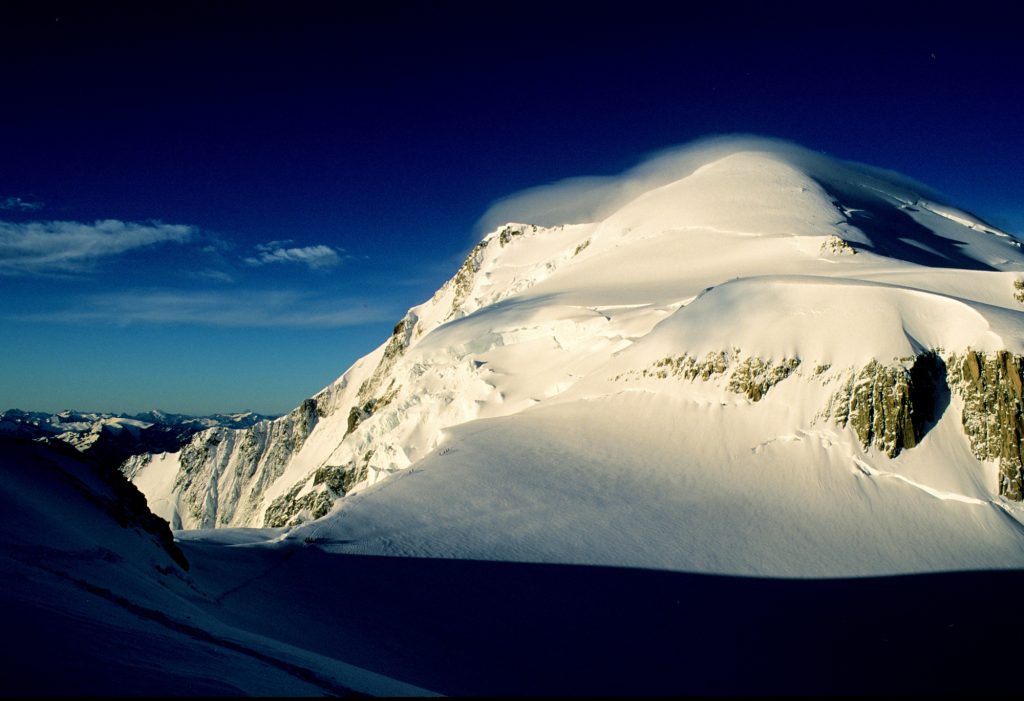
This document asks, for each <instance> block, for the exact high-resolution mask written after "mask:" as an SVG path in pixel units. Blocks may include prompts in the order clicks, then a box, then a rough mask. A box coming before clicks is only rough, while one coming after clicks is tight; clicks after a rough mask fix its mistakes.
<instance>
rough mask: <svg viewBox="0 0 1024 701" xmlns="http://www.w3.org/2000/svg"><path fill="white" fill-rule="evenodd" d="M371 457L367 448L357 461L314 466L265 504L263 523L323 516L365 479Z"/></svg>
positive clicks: (289, 522) (282, 523)
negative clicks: (282, 493)
mask: <svg viewBox="0 0 1024 701" xmlns="http://www.w3.org/2000/svg"><path fill="white" fill-rule="evenodd" d="M372 456H373V455H372V451H368V452H367V454H366V455H364V456H363V459H362V460H361V461H352V462H350V463H348V464H346V465H324V466H323V467H321V468H319V469H317V470H316V471H315V472H314V473H313V474H312V475H311V476H309V477H307V478H305V479H302V480H300V481H299V482H298V483H297V484H295V486H293V487H292V488H291V489H290V490H288V492H287V493H286V494H284V495H282V496H280V497H278V498H277V499H275V500H274V501H273V502H272V503H271V504H270V506H268V507H267V510H266V513H265V514H264V516H263V525H265V526H269V527H272V528H276V527H279V526H294V525H298V524H300V523H303V522H305V521H308V520H310V519H316V518H320V517H321V516H324V515H326V514H327V513H328V512H329V511H330V510H331V507H332V506H334V502H336V501H337V500H338V499H340V498H341V497H343V496H345V495H346V494H347V493H348V492H349V491H350V490H351V489H352V487H353V486H355V485H356V484H358V483H359V482H362V481H363V480H365V479H366V475H367V472H368V464H369V461H370V458H371V457H372Z"/></svg>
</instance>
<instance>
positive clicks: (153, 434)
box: [0, 409, 274, 467]
mask: <svg viewBox="0 0 1024 701" xmlns="http://www.w3.org/2000/svg"><path fill="white" fill-rule="evenodd" d="M273 418H274V417H272V416H264V415H262V414H256V413H254V412H251V411H246V412H240V413H237V414H212V415H210V416H189V415H187V414H170V413H167V412H164V411H160V410H159V409H154V410H152V411H145V412H142V413H139V414H113V413H105V412H87V411H72V410H69V409H66V410H64V411H60V412H57V413H56V414H50V413H46V412H40V411H22V410H20V409H8V410H7V411H5V412H3V413H2V414H0V436H4V437H8V438H21V439H28V440H34V441H39V442H43V443H48V444H52V443H54V442H60V443H66V444H67V445H70V446H72V447H74V448H76V449H77V450H78V451H79V452H80V453H82V454H83V455H84V456H86V457H88V458H91V459H93V460H95V461H97V462H100V463H103V464H105V465H112V466H115V467H116V466H118V465H120V464H121V463H122V462H123V461H124V460H126V459H127V458H128V457H130V456H132V455H138V454H141V453H149V452H165V451H176V450H178V449H179V448H180V447H181V446H182V445H184V444H185V443H187V442H188V441H189V440H190V439H191V438H192V436H193V435H194V434H196V433H198V432H199V431H203V430H205V429H208V428H214V427H224V428H234V429H242V428H249V427H251V426H253V425H255V424H257V423H259V422H260V421H270V420H272V419H273Z"/></svg>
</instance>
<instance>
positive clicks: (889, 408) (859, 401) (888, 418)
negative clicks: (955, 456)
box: [825, 353, 946, 458]
mask: <svg viewBox="0 0 1024 701" xmlns="http://www.w3.org/2000/svg"><path fill="white" fill-rule="evenodd" d="M945 382H946V380H945V363H944V361H943V360H942V359H941V358H940V357H939V356H938V355H937V354H935V353H923V354H921V355H919V356H917V357H915V358H905V359H902V360H901V361H898V362H897V363H895V364H892V365H883V364H882V363H880V362H878V361H877V360H875V359H872V360H871V362H869V363H868V364H867V365H865V366H864V367H862V368H861V369H860V370H858V371H855V372H851V373H850V374H849V375H848V376H847V378H846V381H845V382H844V383H843V386H842V387H841V388H840V389H839V391H837V392H836V393H835V394H833V395H832V397H831V399H830V400H829V403H828V406H827V408H826V409H825V415H826V416H827V417H830V418H831V419H832V420H833V421H834V422H835V423H836V424H837V425H839V426H844V427H845V426H849V427H850V428H852V429H853V431H854V432H855V433H856V434H857V438H859V439H860V442H861V445H863V446H864V448H865V449H867V448H869V447H872V446H873V447H874V448H876V449H877V450H879V451H881V452H883V453H885V454H886V455H888V456H889V457H890V458H894V457H896V456H897V455H899V454H900V452H901V451H903V450H904V449H907V448H913V447H914V446H915V445H917V444H918V443H919V442H920V441H921V438H922V437H923V436H924V434H925V432H926V431H927V429H928V428H929V427H930V425H931V423H932V422H933V421H934V420H935V418H936V416H935V413H936V406H937V403H936V399H937V397H938V396H940V395H941V394H942V393H943V392H944V391H945Z"/></svg>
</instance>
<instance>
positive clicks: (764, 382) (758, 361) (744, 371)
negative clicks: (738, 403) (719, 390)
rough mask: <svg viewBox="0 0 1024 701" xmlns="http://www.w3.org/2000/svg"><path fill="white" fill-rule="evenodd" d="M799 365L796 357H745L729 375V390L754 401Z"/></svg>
mask: <svg viewBox="0 0 1024 701" xmlns="http://www.w3.org/2000/svg"><path fill="white" fill-rule="evenodd" d="M798 365H800V360H799V359H797V358H783V359H782V360H780V361H779V362H773V361H771V360H764V359H762V358H747V359H745V360H743V361H742V362H740V364H739V365H738V366H737V367H736V369H735V370H733V371H732V374H731V375H730V376H729V384H728V385H727V386H728V388H729V390H730V391H732V392H735V393H736V394H745V395H746V396H747V399H749V400H750V401H752V402H756V401H758V400H759V399H761V397H763V396H764V395H765V394H767V393H768V390H770V389H771V388H772V387H774V386H775V385H777V384H779V383H780V382H782V381H783V380H785V379H786V378H787V377H789V375H790V373H792V372H793V371H794V370H796V368H797V366H798Z"/></svg>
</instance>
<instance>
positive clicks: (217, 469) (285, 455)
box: [121, 398, 320, 528]
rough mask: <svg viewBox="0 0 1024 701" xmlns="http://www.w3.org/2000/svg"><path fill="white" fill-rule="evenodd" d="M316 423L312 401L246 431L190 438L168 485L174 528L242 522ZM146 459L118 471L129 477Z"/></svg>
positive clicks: (210, 431)
mask: <svg viewBox="0 0 1024 701" xmlns="http://www.w3.org/2000/svg"><path fill="white" fill-rule="evenodd" d="M319 419H320V413H319V411H318V404H317V400H316V399H315V398H311V399H306V400H305V401H303V402H302V404H300V405H299V406H298V407H297V408H296V409H294V410H293V411H292V412H291V413H289V414H287V415H285V416H283V417H281V418H280V419H277V420H275V421H264V422H261V423H258V424H256V425H255V426H252V427H251V428H247V429H241V430H232V429H225V428H213V429H208V430H206V431H203V432H201V433H198V434H196V435H195V436H193V438H192V440H191V441H190V442H189V443H188V444H187V445H185V446H184V447H183V448H182V449H181V451H180V453H179V455H178V464H179V466H180V469H179V472H178V474H177V477H176V478H175V483H174V492H175V493H176V494H178V495H179V497H178V502H179V505H180V508H181V512H179V513H178V515H177V519H176V522H174V523H172V526H173V527H175V528H183V527H184V528H214V527H216V526H226V525H236V524H243V523H245V524H247V523H249V521H250V516H251V515H253V514H254V512H256V513H258V509H259V507H260V505H261V504H262V501H263V493H264V492H265V491H266V489H267V487H269V486H270V485H271V484H272V483H273V482H274V480H276V479H277V478H278V477H280V476H281V474H282V473H283V472H284V469H285V466H286V465H287V463H288V460H289V459H290V458H291V456H292V455H294V454H295V453H296V452H298V451H299V450H300V449H301V448H302V446H303V444H304V443H305V440H306V438H307V437H308V436H309V434H310V433H311V432H312V430H313V427H314V426H316V424H317V421H318V420H319ZM150 460H151V457H150V456H148V455H143V456H137V457H135V458H132V459H129V460H128V461H127V462H125V464H124V465H122V467H121V471H122V473H124V474H125V476H127V477H128V478H129V479H132V478H134V477H135V476H136V475H137V474H138V472H139V471H140V470H142V469H143V468H145V466H146V465H147V464H148V463H149V462H150Z"/></svg>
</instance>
